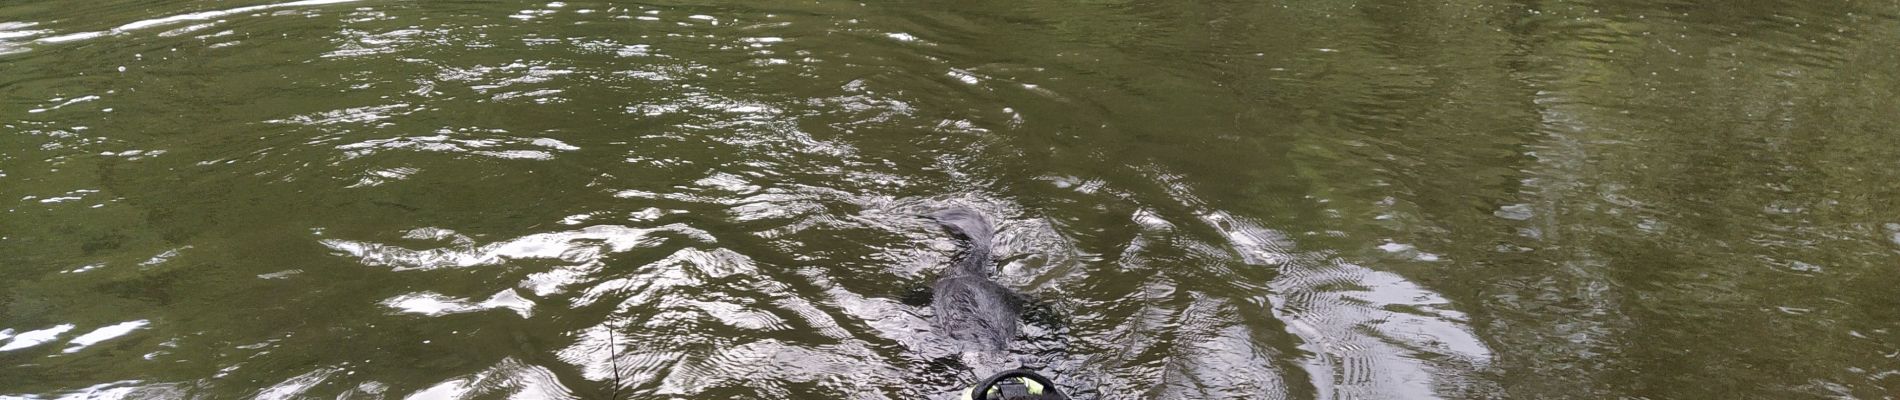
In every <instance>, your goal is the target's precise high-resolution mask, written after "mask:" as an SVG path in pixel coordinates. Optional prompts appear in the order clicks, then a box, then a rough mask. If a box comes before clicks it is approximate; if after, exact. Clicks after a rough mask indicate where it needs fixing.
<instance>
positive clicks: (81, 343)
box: [60, 319, 151, 353]
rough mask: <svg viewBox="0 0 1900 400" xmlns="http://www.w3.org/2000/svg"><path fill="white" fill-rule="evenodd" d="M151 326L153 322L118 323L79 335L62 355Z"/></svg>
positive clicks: (62, 351)
mask: <svg viewBox="0 0 1900 400" xmlns="http://www.w3.org/2000/svg"><path fill="white" fill-rule="evenodd" d="M150 324H151V321H147V320H142V319H141V320H137V321H127V322H121V323H117V324H113V325H107V326H103V327H100V328H99V329H94V330H92V332H86V334H84V335H79V337H76V338H73V340H72V342H69V343H68V344H70V346H68V347H66V349H65V350H61V351H60V352H61V353H77V352H79V351H80V350H84V349H85V348H86V347H87V346H92V345H94V344H98V343H99V342H104V341H107V340H112V339H113V338H117V337H120V336H125V335H126V334H128V333H132V331H135V330H139V329H141V328H144V327H145V326H146V325H150Z"/></svg>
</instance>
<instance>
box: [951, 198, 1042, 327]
mask: <svg viewBox="0 0 1900 400" xmlns="http://www.w3.org/2000/svg"><path fill="white" fill-rule="evenodd" d="M936 218H937V222H938V223H941V224H943V226H944V228H946V229H949V230H950V232H951V233H953V234H956V235H957V236H958V237H959V238H962V239H963V240H965V241H967V242H968V244H967V245H966V246H967V247H966V249H965V251H964V252H963V254H962V256H960V257H958V258H957V259H956V261H955V262H953V263H951V265H950V268H949V269H948V270H945V271H944V273H943V278H940V279H938V280H937V283H936V284H934V285H932V286H931V291H932V295H931V302H930V306H931V309H932V310H933V311H935V313H936V317H937V328H938V330H939V331H940V332H942V333H943V334H944V335H945V336H949V337H950V338H953V339H957V340H958V341H961V342H964V343H965V344H966V345H969V346H974V348H966V350H976V351H1000V350H1003V349H1004V348H1005V347H1007V346H1008V345H1009V341H1010V340H1011V339H1014V338H1015V337H1016V331H1017V326H1016V319H1017V315H1018V314H1019V313H1020V312H1021V305H1022V303H1021V301H1020V299H1018V298H1017V297H1016V294H1015V293H1013V292H1010V291H1009V289H1008V288H1004V287H1003V285H998V284H996V282H994V281H991V280H990V271H991V270H992V269H994V265H995V262H994V261H992V260H990V246H991V244H992V243H991V241H992V240H993V239H994V237H995V230H994V228H992V227H991V226H990V221H989V219H987V218H984V217H983V216H982V215H981V214H977V213H976V212H973V211H970V210H965V209H952V210H948V211H943V212H939V213H937V214H936Z"/></svg>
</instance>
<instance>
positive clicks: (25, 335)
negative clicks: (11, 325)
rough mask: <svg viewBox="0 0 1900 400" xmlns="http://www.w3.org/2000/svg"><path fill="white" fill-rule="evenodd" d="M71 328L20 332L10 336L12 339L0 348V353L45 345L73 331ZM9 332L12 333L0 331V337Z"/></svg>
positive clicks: (68, 325)
mask: <svg viewBox="0 0 1900 400" xmlns="http://www.w3.org/2000/svg"><path fill="white" fill-rule="evenodd" d="M73 328H74V326H73V324H59V325H55V326H53V327H51V328H46V329H39V330H31V331H26V332H20V333H19V334H17V335H12V338H11V339H10V340H9V341H8V342H7V344H6V345H3V346H0V351H14V350H19V349H24V348H28V347H33V346H38V345H42V344H46V343H47V342H51V341H53V340H54V339H59V335H61V334H65V333H66V332H67V331H71V330H73ZM11 332H13V330H12V329H8V330H5V331H0V336H5V334H6V333H11Z"/></svg>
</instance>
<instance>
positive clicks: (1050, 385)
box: [970, 369, 1069, 400]
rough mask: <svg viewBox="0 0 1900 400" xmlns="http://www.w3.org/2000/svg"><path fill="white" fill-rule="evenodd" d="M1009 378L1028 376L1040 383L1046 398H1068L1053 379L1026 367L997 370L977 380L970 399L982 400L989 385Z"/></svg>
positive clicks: (986, 394) (987, 391)
mask: <svg viewBox="0 0 1900 400" xmlns="http://www.w3.org/2000/svg"><path fill="white" fill-rule="evenodd" d="M1009 378H1029V380H1031V381H1035V382H1036V383H1037V384H1041V385H1042V390H1043V396H1044V397H1046V398H1053V399H1067V398H1069V396H1067V395H1063V394H1062V390H1061V389H1056V383H1055V382H1054V381H1050V380H1049V378H1047V377H1043V376H1042V374H1038V373H1036V372H1035V371H1030V370H1026V369H1012V370H1008V371H1003V372H998V373H996V375H991V376H990V377H989V378H986V379H983V381H981V382H977V384H976V388H975V389H971V390H972V392H970V397H971V398H972V400H984V399H986V398H988V397H989V394H990V388H991V387H995V386H996V383H997V382H1002V381H1003V380H1004V379H1009Z"/></svg>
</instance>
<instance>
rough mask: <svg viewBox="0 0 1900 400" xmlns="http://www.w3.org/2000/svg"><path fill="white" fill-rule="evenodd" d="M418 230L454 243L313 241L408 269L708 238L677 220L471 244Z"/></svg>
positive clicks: (577, 257)
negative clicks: (664, 235)
mask: <svg viewBox="0 0 1900 400" xmlns="http://www.w3.org/2000/svg"><path fill="white" fill-rule="evenodd" d="M423 231H428V232H435V233H438V234H440V235H442V236H438V237H442V238H447V237H454V238H456V242H458V243H457V244H455V245H452V246H448V247H443V248H436V249H428V250H412V249H407V248H403V247H398V246H393V245H387V244H381V243H373V242H365V241H352V240H342V239H324V240H321V241H319V243H322V244H323V245H324V246H326V247H329V248H330V249H332V250H336V251H338V252H341V253H343V254H347V255H349V256H352V257H356V258H358V259H360V260H361V262H362V263H363V264H364V265H371V266H380V267H392V269H394V270H396V271H408V270H431V269H440V268H462V267H473V266H480V265H494V264H498V263H501V262H504V261H506V260H511V259H559V260H564V261H570V262H575V263H585V262H588V261H595V260H598V259H599V258H600V257H601V256H602V255H604V254H608V253H619V252H624V251H627V250H630V249H634V248H640V247H651V246H653V245H655V244H659V242H660V241H661V240H662V239H661V238H659V237H654V236H652V234H654V233H657V232H674V233H679V234H683V235H688V236H692V237H696V238H701V237H703V238H706V239H707V240H708V241H710V238H711V236H710V235H708V234H706V233H705V231H701V230H699V229H695V228H692V227H688V226H686V225H682V224H673V225H666V226H662V227H658V228H651V229H641V228H632V227H626V226H621V225H594V226H588V227H585V228H581V229H576V230H571V231H562V232H551V233H539V234H533V235H528V236H522V237H519V238H514V239H509V240H504V241H500V242H495V243H490V244H486V245H476V244H474V243H473V241H472V240H469V239H467V238H466V237H463V236H460V235H458V234H455V233H454V231H450V230H446V229H422V230H417V231H412V232H411V234H412V235H416V234H418V232H423ZM423 233H427V232H423Z"/></svg>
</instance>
